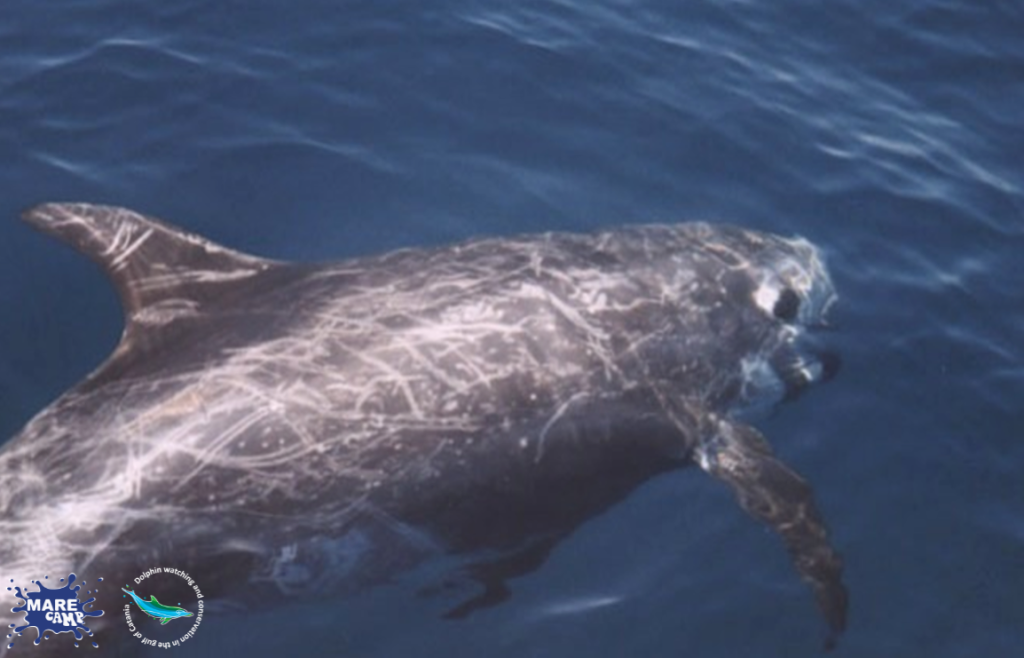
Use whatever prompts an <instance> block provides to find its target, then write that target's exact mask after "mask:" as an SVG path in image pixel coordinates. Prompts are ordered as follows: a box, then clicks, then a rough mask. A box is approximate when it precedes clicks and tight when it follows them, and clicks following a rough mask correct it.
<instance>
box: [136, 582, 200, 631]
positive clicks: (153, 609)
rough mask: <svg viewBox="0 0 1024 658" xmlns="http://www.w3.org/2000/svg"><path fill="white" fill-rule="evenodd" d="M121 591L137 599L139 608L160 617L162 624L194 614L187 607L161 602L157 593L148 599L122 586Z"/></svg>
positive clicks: (157, 617) (154, 617)
mask: <svg viewBox="0 0 1024 658" xmlns="http://www.w3.org/2000/svg"><path fill="white" fill-rule="evenodd" d="M121 591H122V592H125V593H127V594H128V595H130V596H131V597H132V598H133V599H135V605H137V606H139V610H142V611H143V612H145V613H146V614H147V615H149V616H150V617H152V618H153V619H159V620H160V623H161V624H166V623H167V622H169V621H171V620H172V619H180V618H182V617H191V616H192V613H191V612H189V611H188V610H186V609H185V608H179V607H178V606H174V605H164V604H163V603H160V602H159V601H157V600H156V595H153V596H150V597H149V600H148V601H147V600H146V599H142V598H139V596H138V595H137V594H136V593H135V592H133V591H131V590H128V589H125V588H123V587H122V588H121Z"/></svg>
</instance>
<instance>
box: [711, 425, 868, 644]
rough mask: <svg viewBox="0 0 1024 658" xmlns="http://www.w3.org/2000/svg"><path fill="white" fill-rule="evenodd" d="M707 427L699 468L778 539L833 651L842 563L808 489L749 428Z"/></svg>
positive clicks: (841, 619)
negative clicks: (812, 600)
mask: <svg viewBox="0 0 1024 658" xmlns="http://www.w3.org/2000/svg"><path fill="white" fill-rule="evenodd" d="M711 425H712V426H711V427H709V428H706V429H705V435H704V438H703V440H702V442H701V444H700V446H699V447H698V449H697V457H698V462H699V464H700V466H701V468H703V469H704V470H705V471H707V472H708V473H710V474H711V475H713V476H715V477H716V478H718V479H719V480H722V481H723V482H725V483H726V484H728V485H729V487H730V488H732V490H733V493H734V494H735V495H736V497H737V499H738V500H739V503H740V505H741V506H742V507H743V509H744V510H745V511H746V512H747V513H749V514H750V515H752V516H754V517H755V518H757V519H759V520H760V521H763V522H764V523H766V524H768V526H770V527H771V528H772V529H773V530H774V531H775V532H776V533H778V534H779V535H780V536H781V537H782V540H783V542H784V543H785V545H786V550H787V551H788V552H789V555H790V558H791V559H792V560H793V563H794V565H795V566H796V569H797V571H798V572H799V574H800V577H801V578H802V579H803V580H804V581H805V582H806V583H807V584H809V585H810V586H811V588H812V589H813V590H814V594H815V598H816V599H817V604H818V609H819V610H820V611H821V613H822V615H823V616H824V618H825V621H826V623H827V624H828V626H829V633H828V636H827V637H826V640H825V649H826V650H830V649H833V648H835V645H836V643H837V642H838V639H839V636H840V635H841V634H842V632H843V631H844V630H845V628H846V613H847V608H848V605H849V597H848V594H847V591H846V587H845V586H844V585H843V581H842V572H843V561H842V559H841V558H840V556H839V554H838V553H837V552H836V550H835V549H834V548H833V547H832V545H831V544H830V543H829V539H828V531H827V529H826V528H825V524H824V522H823V520H822V518H821V515H820V513H819V512H818V509H817V506H816V505H815V503H814V498H813V492H812V490H811V487H810V485H808V484H807V482H806V481H805V480H804V479H803V478H801V477H800V476H799V475H797V474H796V473H795V472H794V471H792V470H791V469H790V468H789V467H787V466H786V465H785V464H784V463H782V462H781V461H779V460H778V459H777V458H776V457H775V456H774V455H773V454H772V450H771V447H770V446H769V444H768V441H767V440H765V438H764V437H763V436H762V435H761V433H760V432H758V431H757V430H756V429H754V428H753V427H750V426H749V425H744V424H740V423H735V422H733V421H730V420H726V419H724V418H721V417H713V419H712V421H711Z"/></svg>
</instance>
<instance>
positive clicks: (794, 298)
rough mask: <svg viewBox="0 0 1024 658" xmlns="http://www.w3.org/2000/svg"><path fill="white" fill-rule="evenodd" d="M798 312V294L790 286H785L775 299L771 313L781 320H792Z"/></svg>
mask: <svg viewBox="0 0 1024 658" xmlns="http://www.w3.org/2000/svg"><path fill="white" fill-rule="evenodd" d="M799 312H800V296H799V295H797V294H796V293H795V292H794V291H793V289H792V288H786V289H785V290H783V291H782V294H781V295H779V298H778V299H777V300H776V301H775V307H774V308H772V314H773V315H774V316H775V317H777V318H778V319H780V320H782V321H783V322H792V321H793V320H795V319H796V315H797V313H799Z"/></svg>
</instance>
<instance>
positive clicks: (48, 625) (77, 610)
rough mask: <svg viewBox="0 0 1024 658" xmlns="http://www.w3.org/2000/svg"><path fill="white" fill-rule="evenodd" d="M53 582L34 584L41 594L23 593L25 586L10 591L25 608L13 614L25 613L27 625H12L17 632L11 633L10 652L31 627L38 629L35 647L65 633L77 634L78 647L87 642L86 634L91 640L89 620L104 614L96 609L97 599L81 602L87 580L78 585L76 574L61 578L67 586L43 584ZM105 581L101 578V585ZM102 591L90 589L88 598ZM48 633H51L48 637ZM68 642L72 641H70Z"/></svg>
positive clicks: (19, 608)
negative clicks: (94, 606)
mask: <svg viewBox="0 0 1024 658" xmlns="http://www.w3.org/2000/svg"><path fill="white" fill-rule="evenodd" d="M49 579H50V577H49V576H46V577H45V578H44V579H43V580H33V581H32V582H33V583H35V584H36V585H38V586H39V591H37V592H32V591H25V592H24V593H23V592H22V591H21V587H8V588H7V591H11V590H14V596H15V598H17V599H20V600H21V601H22V603H21V605H19V606H16V607H14V608H11V612H24V613H25V625H24V626H18V625H17V624H11V626H10V627H11V628H13V629H14V631H13V632H11V633H8V634H7V638H8V639H9V640H10V641H9V642H8V643H7V648H8V649H11V648H13V647H14V639H15V636H17V637H21V636H22V633H23V632H24V631H26V630H28V629H30V628H35V629H36V640H35V644H37V645H38V644H39V642H40V640H44V639H46V640H49V639H50V638H52V637H54V636H56V635H60V634H61V633H74V636H75V646H76V647H77V646H78V643H79V642H81V641H82V640H83V639H84V637H83V636H82V632H84V633H86V635H89V636H90V637H91V636H92V631H91V630H89V627H88V626H86V625H85V624H86V622H87V621H88V618H89V617H100V616H102V615H103V611H102V610H93V609H92V604H93V603H94V602H95V601H96V597H93V598H91V599H88V600H86V601H80V600H79V598H78V597H79V594H80V593H81V590H82V585H84V584H85V581H84V580H83V581H82V582H81V583H79V584H78V585H74V582H75V574H70V575H68V577H67V578H66V579H65V578H61V579H60V582H62V583H63V582H65V581H66V584H65V585H64V586H63V587H59V588H57V589H50V588H48V587H47V586H46V585H45V584H44V582H43V581H46V580H49ZM102 581H103V579H102V578H99V579H97V582H102ZM13 583H14V579H13V578H12V579H11V584H12V585H13ZM72 585H74V586H72ZM26 590H27V588H26ZM98 591H99V588H98V587H97V588H96V589H91V590H87V591H86V595H89V594H94V593H96V592H98ZM80 631H81V632H80ZM47 632H49V633H50V634H49V635H47ZM65 641H68V639H66V640H65ZM92 646H94V647H98V646H99V645H98V644H96V643H95V642H93V643H92Z"/></svg>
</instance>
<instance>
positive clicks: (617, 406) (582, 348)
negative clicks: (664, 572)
mask: <svg viewBox="0 0 1024 658" xmlns="http://www.w3.org/2000/svg"><path fill="white" fill-rule="evenodd" d="M26 218H27V219H28V221H29V222H30V223H32V224H33V225H35V226H36V227H38V228H40V229H42V230H43V231H45V232H48V233H51V234H53V235H56V236H57V237H59V238H61V239H63V240H65V241H67V242H70V243H71V244H72V245H73V246H75V247H76V248H77V249H79V250H80V251H82V252H83V253H85V254H87V255H89V256H90V257H91V258H93V259H94V260H96V261H97V262H98V263H99V264H100V265H101V266H102V267H103V268H104V269H105V270H106V271H107V273H108V274H109V276H110V277H111V279H112V280H113V282H114V284H115V286H116V287H117V289H118V292H119V294H120V296H121V299H122V304H123V306H124V308H125V315H126V329H125V334H124V336H123V338H122V341H121V344H120V345H119V346H118V348H117V350H116V351H115V353H114V354H113V355H112V356H111V357H110V359H108V361H107V362H106V363H105V364H104V365H103V366H102V367H101V368H100V369H99V370H97V371H96V372H95V373H93V374H92V375H91V376H90V377H89V378H87V379H86V380H85V381H84V382H82V383H81V384H79V385H78V386H76V387H75V388H74V389H72V390H71V391H69V392H68V393H66V394H65V395H64V396H62V397H61V398H60V399H59V400H57V401H56V402H55V403H53V404H52V405H51V406H50V407H48V408H47V409H45V410H44V411H43V412H42V413H40V414H39V415H38V416H37V417H36V418H34V419H33V420H32V421H31V422H30V423H29V424H28V426H26V428H25V429H24V430H23V431H22V433H21V434H20V435H18V436H17V437H15V438H14V439H12V440H11V441H10V442H9V443H7V444H6V445H4V446H3V448H2V449H0V577H2V578H11V577H19V578H24V579H28V578H30V577H31V578H36V577H39V575H40V574H41V572H42V571H48V572H54V571H60V570H68V571H71V570H74V571H75V572H76V573H79V574H82V573H87V572H88V573H95V574H97V575H99V576H103V577H104V578H106V579H108V580H110V579H112V580H113V581H114V582H130V581H129V580H128V579H129V578H130V577H131V576H132V575H135V574H137V573H138V572H140V571H142V570H145V569H146V568H149V567H152V566H156V565H161V564H165V563H169V562H173V563H174V566H176V567H178V568H182V569H186V570H188V571H189V572H190V573H192V574H193V575H194V576H195V577H196V580H197V581H199V582H200V583H202V586H203V590H204V591H206V592H208V593H207V596H208V597H209V596H213V597H216V596H224V597H232V598H233V599H235V600H236V601H245V600H256V599H258V598H265V597H262V594H263V593H265V592H268V591H272V592H283V593H285V594H289V595H296V596H301V595H304V594H313V593H323V592H332V591H346V590H351V589H354V588H357V587H361V586H364V585H367V584H372V583H374V582H378V581H380V580H381V579H384V578H387V577H388V576H389V575H392V574H394V573H397V572H399V571H400V570H402V569H405V568H408V567H410V566H412V565H414V564H416V563H417V562H419V561H420V560H422V559H423V558H424V557H426V556H429V555H434V554H441V553H458V554H469V555H472V554H474V553H475V552H478V551H483V550H489V553H490V554H498V555H503V556H507V559H497V560H494V561H492V562H490V563H486V564H481V565H478V567H477V568H475V569H474V570H472V575H473V576H474V577H476V579H477V580H479V581H480V583H481V584H482V592H481V593H480V594H479V595H478V596H477V597H475V598H474V599H472V600H470V601H467V603H466V604H465V605H463V606H460V607H459V608H458V609H456V610H454V611H453V614H454V615H456V616H458V615H461V614H465V613H467V612H469V611H470V610H472V609H473V608H474V607H478V606H481V605H488V604H492V603H495V602H498V601H500V600H502V599H503V598H505V597H506V596H507V595H508V591H507V588H506V586H505V582H504V581H505V579H506V578H507V577H509V576H511V575H516V574H518V573H523V572H525V571H528V570H530V569H531V568H534V567H536V566H537V565H538V564H539V563H540V562H541V561H542V560H543V557H544V555H545V554H546V552H547V550H549V549H550V547H551V546H553V545H554V543H556V542H557V541H558V540H559V539H560V538H562V537H564V536H565V535H566V534H568V533H569V532H571V531H572V530H573V529H574V528H575V527H577V526H578V525H579V524H580V523H582V522H583V521H585V520H586V519H587V518H589V517H591V516H593V515H594V514H596V513H597V512H599V511H601V510H603V509H605V508H607V507H608V506H609V505H611V504H613V503H615V502H617V501H619V500H621V499H622V498H623V497H625V496H626V495H627V494H628V492H629V491H630V490H632V489H633V488H635V487H636V486H638V485H639V484H641V483H642V482H643V481H645V480H647V479H649V478H650V477H652V476H653V475H656V474H658V473H661V472H664V471H668V470H671V469H674V468H678V467H680V466H683V465H685V464H687V463H693V462H696V463H698V464H699V465H700V466H701V467H702V468H703V469H704V470H705V471H707V472H709V473H711V474H713V475H715V476H716V477H718V478H719V479H721V480H723V481H725V482H726V483H728V484H729V485H730V486H731V487H732V488H733V489H734V490H735V491H736V493H737V495H738V497H739V498H740V502H741V503H742V504H743V506H744V507H745V508H746V509H747V510H748V511H750V512H751V513H752V514H754V515H755V516H757V517H758V518H760V519H762V520H763V521H765V522H767V523H769V524H770V525H771V526H772V527H773V528H775V529H776V530H777V531H778V532H779V533H780V534H781V535H782V537H783V539H784V541H785V543H786V546H787V548H788V550H789V551H790V553H791V555H792V556H793V558H794V561H795V563H796V566H797V569H798V570H799V572H800V573H801V576H802V577H803V578H804V579H805V580H807V581H808V582H809V583H810V584H811V585H812V587H813V588H814V590H815V594H816V596H817V599H818V602H819V606H820V607H821V609H822V611H823V612H824V614H825V616H826V618H827V621H828V623H829V625H830V627H831V630H832V633H833V635H835V634H838V633H839V632H840V631H841V630H842V627H843V624H844V622H845V610H846V594H845V589H844V588H843V585H842V583H841V562H840V560H839V558H838V556H837V555H836V553H835V552H834V551H833V549H832V548H831V546H830V545H829V543H828V540H827V537H826V533H825V529H824V527H823V524H822V523H821V520H820V519H819V517H818V514H817V512H816V511H815V508H814V504H813V501H812V500H811V494H810V490H809V488H808V487H807V485H806V484H805V483H804V482H803V480H801V479H800V478H799V477H798V476H797V475H795V474H794V473H793V472H792V471H790V470H789V469H787V468H786V467H785V466H784V465H783V464H781V463H780V462H778V461H777V460H776V459H775V458H774V457H773V456H772V454H771V451H770V448H769V447H768V445H767V443H766V442H765V441H764V440H763V438H762V437H760V435H759V434H758V433H757V432H756V430H754V429H753V428H751V427H749V426H747V425H744V424H742V423H741V422H739V421H737V420H735V412H736V411H737V410H740V409H742V408H745V407H747V406H749V405H751V404H756V403H758V402H763V401H765V400H768V401H777V400H778V399H780V398H781V397H783V396H784V395H785V394H786V393H787V392H792V391H793V390H795V389H796V388H799V387H801V386H803V385H805V384H807V383H810V382H811V381H813V380H814V379H815V378H817V377H818V376H819V375H820V370H821V365H820V364H819V363H817V362H816V361H815V360H813V359H810V358H808V357H807V356H806V355H803V354H802V353H801V352H800V351H799V350H798V339H799V337H800V336H801V335H802V333H803V331H804V327H805V326H806V325H808V324H813V323H815V322H818V321H820V319H821V317H822V315H823V314H824V312H825V310H826V308H827V306H828V305H829V304H830V303H831V302H832V300H833V298H834V296H833V293H832V288H831V284H830V283H829V281H828V277H827V274H826V273H825V271H824V268H823V267H822V265H821V262H820V260H819V259H818V256H817V252H816V251H815V250H814V249H813V247H811V246H810V245H809V244H808V243H806V242H804V241H790V240H783V239H781V238H777V237H775V236H770V235H766V234H761V233H755V232H751V231H745V230H741V229H736V228H728V227H718V226H712V225H706V224H679V225H658V226H640V227H631V228H626V229H621V230H615V231H607V232H603V233H596V234H591V235H568V234H546V235H539V236H526V237H522V238H506V239H485V240H477V241H472V242H468V243H464V244H461V245H456V246H452V247H447V248H439V249H430V250H419V249H410V250H402V251H397V252H393V253H389V254H385V255H382V256H377V257H370V258H361V259H355V260H350V261H345V262H341V263H337V264H329V265H320V266H310V265H293V264H284V263H279V262H275V261H269V260H265V259H260V258H255V257H251V256H247V255H244V254H239V253H236V252H232V251H229V250H226V249H223V248H221V247H219V246H217V245H213V244H211V243H209V242H207V241H205V240H202V239H201V238H197V237H195V236H191V235H188V234H185V233H182V232H180V231H178V230H177V229H174V228H173V227H170V226H167V225H164V224H162V223H160V222H157V221H155V220H152V219H149V218H145V217H143V216H141V215H137V214H135V213H132V212H130V211H126V210H122V209H115V208H107V207H98V206H87V205H55V204H54V205H47V206H40V207H39V208H36V209H34V210H32V211H30V212H29V213H27V214H26ZM158 593H159V592H158ZM100 607H102V606H100ZM111 623H113V622H111ZM109 636H110V638H111V640H110V643H113V644H116V642H117V641H118V639H119V635H118V634H117V633H116V631H112V632H110V633H109ZM50 644H52V642H51V643H50Z"/></svg>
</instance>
